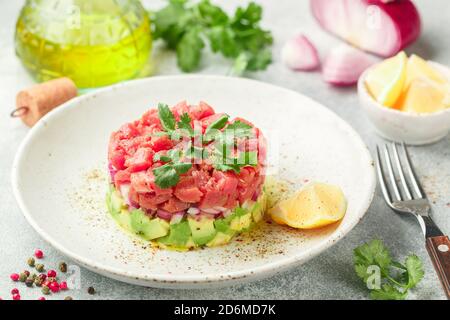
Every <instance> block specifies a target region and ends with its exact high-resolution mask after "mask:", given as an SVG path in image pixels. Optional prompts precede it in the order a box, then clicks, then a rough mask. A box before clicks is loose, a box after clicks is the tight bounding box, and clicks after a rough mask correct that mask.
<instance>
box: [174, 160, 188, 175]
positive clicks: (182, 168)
mask: <svg viewBox="0 0 450 320" xmlns="http://www.w3.org/2000/svg"><path fill="white" fill-rule="evenodd" d="M173 168H174V169H175V171H176V172H177V173H178V174H183V173H186V172H188V171H189V169H190V168H192V164H191V163H187V162H178V163H174V164H173Z"/></svg>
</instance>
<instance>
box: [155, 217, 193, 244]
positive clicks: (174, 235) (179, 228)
mask: <svg viewBox="0 0 450 320" xmlns="http://www.w3.org/2000/svg"><path fill="white" fill-rule="evenodd" d="M190 237H191V228H190V227H189V224H188V222H187V221H182V222H180V223H177V224H171V225H170V233H169V234H168V235H167V236H165V237H163V238H160V239H158V242H160V243H162V244H165V245H170V246H175V247H184V246H185V245H186V243H187V242H188V241H189V238H190Z"/></svg>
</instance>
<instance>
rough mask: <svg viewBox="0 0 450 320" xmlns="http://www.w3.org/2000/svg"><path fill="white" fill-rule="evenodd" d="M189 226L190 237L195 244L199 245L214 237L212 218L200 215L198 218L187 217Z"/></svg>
mask: <svg viewBox="0 0 450 320" xmlns="http://www.w3.org/2000/svg"><path fill="white" fill-rule="evenodd" d="M188 223H189V227H190V228H191V232H192V239H193V240H194V242H195V244H197V245H199V246H201V245H204V244H206V243H208V242H209V241H211V240H212V238H214V236H215V235H216V229H215V228H214V219H212V218H207V217H202V218H201V219H200V220H198V221H197V220H196V219H195V218H191V217H189V218H188Z"/></svg>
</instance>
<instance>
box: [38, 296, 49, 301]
mask: <svg viewBox="0 0 450 320" xmlns="http://www.w3.org/2000/svg"><path fill="white" fill-rule="evenodd" d="M38 300H41V301H42V300H47V299H45V297H39V298H38Z"/></svg>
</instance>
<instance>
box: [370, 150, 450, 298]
mask: <svg viewBox="0 0 450 320" xmlns="http://www.w3.org/2000/svg"><path fill="white" fill-rule="evenodd" d="M401 146H402V149H403V157H402V158H404V161H401V160H400V155H399V150H398V148H397V144H396V143H392V144H391V148H390V149H391V152H390V151H389V147H388V145H387V144H385V145H384V146H383V148H382V150H380V149H381V148H380V147H378V146H377V172H378V180H379V182H380V187H381V191H382V193H383V197H384V199H385V200H386V203H387V205H388V206H389V207H390V208H391V209H392V210H394V211H395V212H398V213H409V214H412V215H413V216H415V217H416V218H417V220H418V221H419V224H420V227H421V228H422V232H423V234H424V236H425V240H426V248H427V251H428V254H429V255H430V258H431V261H432V262H433V265H434V268H435V269H436V272H437V274H438V276H439V279H440V281H441V284H442V286H443V288H444V291H445V294H446V295H447V298H448V299H450V240H449V238H448V237H447V236H446V235H444V234H443V233H442V231H441V230H440V229H439V228H438V226H437V225H436V224H435V223H434V222H433V220H432V219H431V217H430V211H431V206H430V201H429V200H428V199H427V196H426V194H425V192H424V191H423V189H422V187H421V185H420V182H419V180H418V179H417V175H416V173H415V171H414V168H413V166H412V164H411V158H410V156H409V153H408V150H407V148H406V146H405V144H404V143H402V145H401ZM383 158H384V165H385V166H386V168H384V165H383V161H382V159H383ZM402 163H404V164H403V165H402ZM394 167H395V170H394ZM405 171H406V175H407V177H408V178H406V176H405ZM385 172H387V177H388V179H387V177H386V173H385ZM397 177H398V178H399V181H398V180H397ZM399 184H400V185H401V190H402V191H400V188H399Z"/></svg>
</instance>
